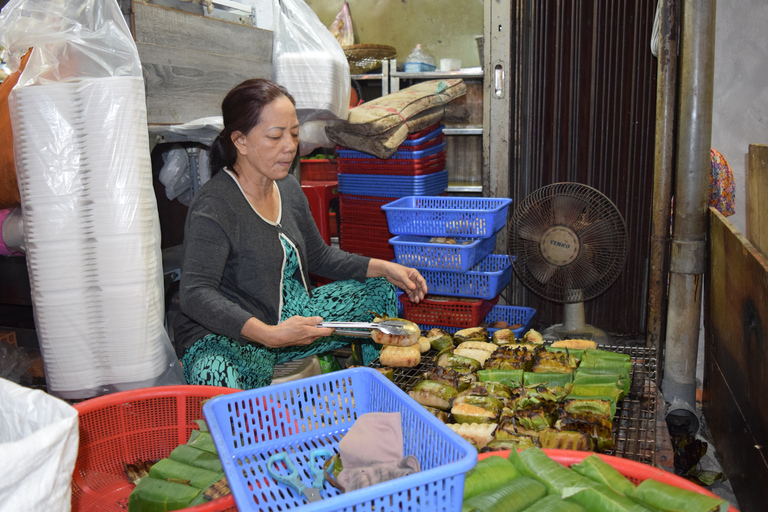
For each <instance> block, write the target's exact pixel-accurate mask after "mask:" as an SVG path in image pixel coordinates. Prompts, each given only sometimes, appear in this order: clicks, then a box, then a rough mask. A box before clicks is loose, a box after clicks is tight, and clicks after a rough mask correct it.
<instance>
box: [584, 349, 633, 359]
mask: <svg viewBox="0 0 768 512" xmlns="http://www.w3.org/2000/svg"><path fill="white" fill-rule="evenodd" d="M586 353H587V355H588V357H598V358H602V359H616V360H618V361H631V358H630V357H629V354H622V353H620V352H613V351H611V350H602V349H599V348H588V349H587V350H586Z"/></svg>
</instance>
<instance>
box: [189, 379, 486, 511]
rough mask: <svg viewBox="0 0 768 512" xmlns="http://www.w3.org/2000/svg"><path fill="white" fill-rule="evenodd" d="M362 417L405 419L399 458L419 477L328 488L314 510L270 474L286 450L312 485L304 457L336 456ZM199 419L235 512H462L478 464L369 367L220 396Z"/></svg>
mask: <svg viewBox="0 0 768 512" xmlns="http://www.w3.org/2000/svg"><path fill="white" fill-rule="evenodd" d="M369 412H400V413H401V414H402V429H403V451H404V455H415V456H416V458H417V459H418V460H419V464H420V465H421V471H420V472H418V473H414V474H412V475H408V476H405V477H402V478H397V479H395V480H391V481H389V482H383V483H380V484H376V485H372V486H370V487H366V488H363V489H358V490H356V491H351V492H348V493H344V494H342V493H341V492H340V491H339V490H338V489H336V488H335V487H332V486H331V485H330V484H328V483H327V482H326V484H325V486H324V488H323V489H322V490H321V491H320V495H321V497H322V498H323V499H322V500H320V501H317V502H314V503H307V502H306V500H305V498H304V496H303V495H300V494H298V493H296V492H295V491H293V490H292V489H290V488H288V487H286V486H284V485H281V484H278V483H277V482H276V481H275V480H273V479H272V478H271V477H270V476H269V475H268V472H267V461H268V460H269V457H270V456H272V455H273V454H275V453H279V452H282V451H287V452H288V456H289V457H290V458H291V459H292V460H293V462H294V464H295V465H296V468H297V470H298V471H299V475H300V478H301V479H302V480H303V481H304V482H305V483H311V481H312V480H311V478H312V477H311V475H310V473H309V469H310V468H309V461H308V459H309V453H310V452H311V451H312V450H314V449H316V448H321V447H323V448H326V449H329V450H331V451H335V452H337V453H338V446H339V441H340V440H341V438H342V437H343V436H344V434H345V433H346V432H347V431H348V430H349V429H350V428H351V427H352V425H353V424H354V422H355V421H356V420H357V418H358V417H359V416H360V415H362V414H365V413H369ZM203 413H204V414H205V419H206V421H207V423H208V428H209V429H210V431H211V435H212V436H213V440H214V443H215V444H216V449H217V450H218V452H219V457H220V458H221V461H222V464H223V466H224V473H225V474H226V477H227V481H228V482H229V487H230V488H231V489H232V494H233V495H234V497H235V502H236V504H237V507H238V509H239V510H240V511H241V512H245V511H250V510H252V511H257V510H259V511H260V510H291V509H294V508H298V507H302V508H301V510H303V511H307V512H310V511H321V510H323V511H325V510H328V511H332V510H347V511H350V512H351V511H370V510H376V511H398V512H399V511H404V510H436V511H438V510H439V511H446V512H448V511H460V510H461V504H462V495H463V492H464V473H465V472H466V471H467V470H469V469H471V468H472V467H474V465H475V463H476V462H477V450H476V449H475V448H473V447H472V445H470V444H469V443H467V442H466V441H465V440H463V439H462V438H461V437H459V436H458V435H457V434H455V433H454V432H453V431H452V430H451V429H449V428H448V427H447V426H446V425H445V424H443V423H442V422H441V421H440V420H438V419H437V418H436V417H434V416H433V415H432V414H431V413H430V412H429V411H427V410H426V409H424V408H423V407H422V406H420V405H419V404H418V403H416V402H415V401H413V400H412V399H411V398H410V397H409V396H408V395H407V394H406V393H405V392H404V391H402V390H401V389H400V388H398V387H397V386H396V385H395V384H393V383H392V382H391V381H389V380H388V379H387V378H385V377H384V376H383V375H382V374H381V373H379V372H378V371H376V370H374V369H372V368H365V367H361V368H351V369H346V370H341V371H337V372H332V373H328V374H324V375H319V376H317V377H308V378H305V379H301V380H297V381H293V382H286V383H284V384H277V385H274V386H268V387H265V388H259V389H254V390H250V391H242V392H239V393H234V394H231V395H224V396H220V397H217V398H214V399H212V400H210V401H209V402H207V403H206V404H205V405H204V406H203Z"/></svg>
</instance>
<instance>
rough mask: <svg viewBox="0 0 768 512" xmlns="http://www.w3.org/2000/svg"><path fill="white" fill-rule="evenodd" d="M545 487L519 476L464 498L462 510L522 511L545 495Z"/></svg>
mask: <svg viewBox="0 0 768 512" xmlns="http://www.w3.org/2000/svg"><path fill="white" fill-rule="evenodd" d="M546 494H547V488H546V487H545V485H544V484H542V483H541V482H539V481H537V480H535V479H533V478H529V477H525V476H521V477H518V478H515V479H514V480H511V481H509V482H507V483H506V484H505V485H502V486H500V487H496V488H494V489H491V490H489V491H485V492H482V493H480V494H478V495H476V496H473V497H472V498H470V499H468V500H465V501H464V503H463V504H462V506H461V511H462V512H472V511H478V512H502V511H503V512H522V511H523V510H525V509H526V508H528V507H529V506H531V505H533V504H534V503H536V502H537V501H538V500H540V499H541V498H543V497H544V496H546Z"/></svg>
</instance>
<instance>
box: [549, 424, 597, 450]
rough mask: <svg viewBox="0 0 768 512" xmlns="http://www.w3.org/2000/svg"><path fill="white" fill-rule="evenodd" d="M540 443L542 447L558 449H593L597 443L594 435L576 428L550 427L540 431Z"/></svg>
mask: <svg viewBox="0 0 768 512" xmlns="http://www.w3.org/2000/svg"><path fill="white" fill-rule="evenodd" d="M539 444H540V445H541V447H542V448H554V449H558V450H579V451H583V452H585V451H593V450H594V447H595V443H594V441H593V439H592V436H590V435H589V434H587V433H586V432H579V431H576V430H557V429H556V428H548V429H546V430H542V431H541V432H540V433H539Z"/></svg>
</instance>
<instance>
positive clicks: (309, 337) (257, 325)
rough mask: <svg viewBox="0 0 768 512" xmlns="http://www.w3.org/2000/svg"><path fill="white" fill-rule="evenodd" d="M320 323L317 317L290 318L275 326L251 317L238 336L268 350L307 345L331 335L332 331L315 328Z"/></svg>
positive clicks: (320, 318)
mask: <svg viewBox="0 0 768 512" xmlns="http://www.w3.org/2000/svg"><path fill="white" fill-rule="evenodd" d="M322 321H323V319H322V317H319V316H309V317H303V316H292V317H291V318H289V319H288V320H286V321H285V322H280V323H279V324H277V325H267V324H265V323H263V322H261V321H259V320H257V319H256V318H253V317H251V318H250V319H248V321H247V322H246V323H245V325H244V326H243V329H242V330H241V331H240V334H241V335H242V336H243V338H245V339H247V340H250V341H255V342H257V343H260V344H262V345H264V346H265V347H270V348H281V347H293V346H299V345H309V344H310V343H312V342H313V341H315V340H316V339H318V338H322V337H323V336H330V335H331V334H333V329H330V328H327V327H315V326H316V325H317V324H319V323H320V322H322Z"/></svg>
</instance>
